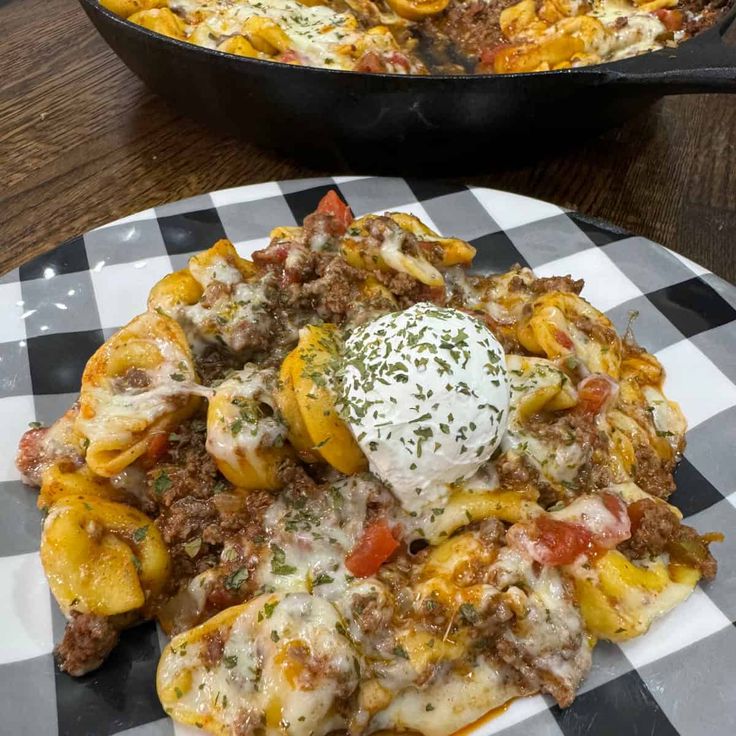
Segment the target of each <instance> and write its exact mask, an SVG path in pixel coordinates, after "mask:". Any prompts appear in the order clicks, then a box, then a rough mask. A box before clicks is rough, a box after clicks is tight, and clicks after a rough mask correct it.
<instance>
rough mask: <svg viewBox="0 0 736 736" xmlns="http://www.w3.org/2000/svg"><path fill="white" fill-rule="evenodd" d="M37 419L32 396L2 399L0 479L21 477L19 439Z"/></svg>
mask: <svg viewBox="0 0 736 736" xmlns="http://www.w3.org/2000/svg"><path fill="white" fill-rule="evenodd" d="M35 420H36V410H35V408H34V405H33V397H32V396H8V397H6V398H3V399H0V421H2V425H3V431H2V432H0V481H3V480H19V479H20V473H19V472H18V470H17V468H16V467H15V454H16V452H17V450H18V440H19V439H20V437H21V435H22V434H23V432H25V431H26V430H27V429H28V424H29V423H30V422H34V421H35ZM0 621H2V617H1V616H0Z"/></svg>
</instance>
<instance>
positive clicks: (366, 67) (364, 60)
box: [355, 51, 386, 74]
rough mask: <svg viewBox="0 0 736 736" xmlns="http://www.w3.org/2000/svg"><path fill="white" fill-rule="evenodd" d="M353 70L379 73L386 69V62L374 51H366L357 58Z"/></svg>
mask: <svg viewBox="0 0 736 736" xmlns="http://www.w3.org/2000/svg"><path fill="white" fill-rule="evenodd" d="M355 71H356V72H370V73H371V74H379V73H380V72H385V71H386V62H385V61H384V60H383V59H382V58H381V57H380V56H379V55H378V54H377V53H376V52H375V51H366V52H365V53H364V54H363V56H361V57H360V59H358V63H357V64H356V65H355Z"/></svg>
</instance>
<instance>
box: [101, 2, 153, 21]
mask: <svg viewBox="0 0 736 736" xmlns="http://www.w3.org/2000/svg"><path fill="white" fill-rule="evenodd" d="M166 4H167V0H100V5H102V7H103V8H107V9H108V10H109V11H111V12H113V13H115V15H120V16H122V17H123V18H127V17H129V16H131V15H133V13H137V12H139V11H141V10H152V9H154V8H165V7H166Z"/></svg>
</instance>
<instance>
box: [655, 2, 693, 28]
mask: <svg viewBox="0 0 736 736" xmlns="http://www.w3.org/2000/svg"><path fill="white" fill-rule="evenodd" d="M653 15H656V16H657V18H659V20H660V21H661V23H662V25H663V26H664V27H665V28H666V29H667V30H668V31H672V32H673V33H674V32H675V31H679V30H680V29H681V28H682V24H683V21H684V20H685V18H684V16H683V14H682V11H681V10H670V9H669V8H659V10H655V11H654V12H653Z"/></svg>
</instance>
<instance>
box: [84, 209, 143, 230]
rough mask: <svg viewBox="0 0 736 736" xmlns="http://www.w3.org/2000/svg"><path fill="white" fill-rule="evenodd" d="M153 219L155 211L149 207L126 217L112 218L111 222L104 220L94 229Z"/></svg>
mask: <svg viewBox="0 0 736 736" xmlns="http://www.w3.org/2000/svg"><path fill="white" fill-rule="evenodd" d="M155 219H156V213H155V212H154V210H153V208H151V209H147V210H141V211H140V212H136V213H134V214H132V215H127V216H126V217H121V218H120V219H119V220H114V221H113V222H106V223H105V224H104V225H100V226H99V227H96V228H94V229H95V230H104V229H105V228H106V227H114V226H116V225H128V224H130V223H134V222H141V220H155Z"/></svg>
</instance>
